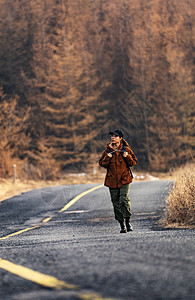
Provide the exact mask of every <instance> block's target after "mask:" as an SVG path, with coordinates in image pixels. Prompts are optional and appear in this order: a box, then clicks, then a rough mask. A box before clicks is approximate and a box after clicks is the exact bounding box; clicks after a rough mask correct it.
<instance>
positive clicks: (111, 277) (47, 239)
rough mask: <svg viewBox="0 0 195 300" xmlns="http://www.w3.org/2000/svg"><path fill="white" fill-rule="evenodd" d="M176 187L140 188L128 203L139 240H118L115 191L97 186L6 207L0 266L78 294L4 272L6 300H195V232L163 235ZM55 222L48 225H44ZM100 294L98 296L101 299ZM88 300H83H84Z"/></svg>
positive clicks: (45, 192)
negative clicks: (46, 278) (168, 200)
mask: <svg viewBox="0 0 195 300" xmlns="http://www.w3.org/2000/svg"><path fill="white" fill-rule="evenodd" d="M171 185H172V182H170V181H154V182H151V181H148V182H135V183H132V184H131V188H130V198H131V210H132V213H133V215H132V225H133V228H134V231H133V232H129V233H126V234H120V233H119V231H120V228H119V225H118V223H117V222H116V221H115V220H114V215H113V209H112V204H111V201H110V196H109V191H108V189H107V188H106V187H102V188H99V189H97V190H95V191H93V192H91V193H89V194H87V195H85V196H83V197H82V198H80V199H79V200H78V201H77V202H76V203H75V204H73V205H72V206H71V207H70V208H69V209H68V210H66V211H64V212H62V213H59V210H60V209H61V208H62V207H63V206H64V205H65V204H66V203H68V202H69V201H70V200H71V199H73V198H74V197H75V196H77V195H79V194H80V193H82V192H84V191H86V190H88V189H90V188H91V187H93V186H95V185H74V186H60V187H51V188H46V189H41V190H33V191H31V192H27V193H24V194H22V195H20V196H17V197H13V198H11V199H9V200H6V201H4V202H2V203H1V205H0V224H1V236H0V237H5V236H7V235H9V234H11V233H13V232H17V231H20V230H23V229H25V228H29V227H32V226H36V225H40V227H39V228H36V229H33V230H29V231H27V232H23V233H21V234H19V235H16V236H12V237H9V238H7V239H5V240H0V249H1V254H0V258H1V259H4V260H8V261H10V262H13V263H15V264H17V265H22V266H25V267H28V268H30V269H32V270H36V271H39V272H41V273H44V274H48V275H52V276H55V277H57V278H58V279H60V280H63V281H65V282H67V283H70V284H74V285H77V286H80V287H81V289H80V290H79V291H77V290H74V289H72V290H71V289H67V290H65V289H64V290H54V289H49V288H44V287H42V286H41V285H39V284H36V283H33V282H31V281H28V280H25V279H23V278H21V277H20V276H16V275H13V274H12V273H10V272H7V271H6V270H3V269H1V268H0V299H3V300H4V299H5V300H11V299H17V300H22V299H29V300H32V299H36V300H37V299H38V300H39V299H40V300H42V299H45V300H46V299H47V300H48V299H52V300H56V299H57V300H59V299H73V300H74V299H104V298H110V299H121V300H122V299H140V300H141V299H142V300H143V299H186V300H192V299H195V293H194V292H195V290H194V278H195V276H194V275H195V274H194V269H195V268H194V253H195V251H194V230H185V229H175V230H164V229H163V228H161V227H159V225H157V220H158V219H159V217H160V216H161V215H162V214H163V208H164V206H165V197H166V195H167V193H168V190H169V189H170V187H171ZM47 217H52V219H51V220H50V221H48V222H46V223H43V222H42V221H43V220H44V219H45V218H47ZM95 293H98V295H95ZM82 297H83V298H82Z"/></svg>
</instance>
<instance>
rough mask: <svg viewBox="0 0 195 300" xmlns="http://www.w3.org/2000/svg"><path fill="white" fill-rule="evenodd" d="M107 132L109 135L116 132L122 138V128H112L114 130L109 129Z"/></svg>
mask: <svg viewBox="0 0 195 300" xmlns="http://www.w3.org/2000/svg"><path fill="white" fill-rule="evenodd" d="M109 134H110V135H112V134H116V135H118V136H119V137H121V138H123V132H122V130H120V129H116V130H114V131H110V132H109Z"/></svg>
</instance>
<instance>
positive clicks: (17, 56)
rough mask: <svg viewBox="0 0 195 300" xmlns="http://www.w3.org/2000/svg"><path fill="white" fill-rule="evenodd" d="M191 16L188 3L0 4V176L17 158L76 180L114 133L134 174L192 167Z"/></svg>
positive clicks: (90, 0) (194, 74) (193, 6)
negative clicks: (134, 159)
mask: <svg viewBox="0 0 195 300" xmlns="http://www.w3.org/2000/svg"><path fill="white" fill-rule="evenodd" d="M194 15H195V3H194V1H193V0H188V1H186V0H172V1H168V0H166V1H165V0H137V1H134V0H112V1H103V0H77V1H72V0H59V1H57V0H29V1H25V0H15V1H13V0H0V41H1V47H0V87H1V91H0V109H1V110H0V130H1V137H0V157H1V159H0V168H1V170H3V171H1V174H0V175H1V176H6V174H7V176H8V175H9V164H11V163H12V162H13V157H14V159H15V160H16V158H17V159H18V160H19V161H20V162H23V166H24V165H25V167H26V168H27V165H28V166H31V167H33V166H35V167H37V166H38V167H39V168H42V172H43V173H47V174H51V173H52V172H53V171H55V172H57V170H59V171H60V170H62V169H67V168H72V167H76V168H77V169H78V170H81V169H82V168H85V166H86V165H88V164H89V163H92V161H93V160H94V159H96V157H98V154H99V153H101V152H102V151H103V148H104V145H105V142H106V139H107V138H108V134H107V133H108V132H109V130H110V129H115V128H118V127H119V128H121V129H122V130H123V131H124V133H125V136H126V138H127V140H128V142H129V143H130V145H131V146H132V148H133V150H134V151H135V153H136V154H137V156H138V159H139V167H140V168H148V169H150V170H156V171H166V170H168V169H169V168H170V167H173V166H176V165H178V164H181V163H184V162H186V161H188V160H190V159H193V155H194V154H193V151H194V146H195V138H194V128H195V114H194V100H195V99H194V95H195V91H194V81H195V67H194V66H195V63H194V62H195V61H194V57H195V23H194ZM24 162H25V164H24ZM44 168H46V169H44Z"/></svg>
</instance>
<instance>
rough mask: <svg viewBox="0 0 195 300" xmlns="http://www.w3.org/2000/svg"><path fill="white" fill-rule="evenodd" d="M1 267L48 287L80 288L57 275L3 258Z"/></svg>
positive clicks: (0, 259)
mask: <svg viewBox="0 0 195 300" xmlns="http://www.w3.org/2000/svg"><path fill="white" fill-rule="evenodd" d="M0 268H1V269H3V270H6V271H8V272H10V273H12V274H15V275H18V276H20V277H22V278H25V279H27V280H30V281H32V282H35V283H37V284H39V285H42V286H45V287H48V288H53V289H56V290H61V289H72V290H75V289H79V287H78V286H76V285H72V284H68V283H66V282H65V281H61V280H58V279H57V278H56V277H53V276H50V275H45V274H42V273H40V272H37V271H34V270H31V269H29V268H26V267H22V266H20V265H16V264H14V263H12V262H10V261H8V260H4V259H2V258H0Z"/></svg>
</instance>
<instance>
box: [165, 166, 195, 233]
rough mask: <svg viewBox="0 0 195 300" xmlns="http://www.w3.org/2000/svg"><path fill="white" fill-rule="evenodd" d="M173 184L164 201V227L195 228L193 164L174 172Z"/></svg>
mask: <svg viewBox="0 0 195 300" xmlns="http://www.w3.org/2000/svg"><path fill="white" fill-rule="evenodd" d="M173 175H174V179H175V183H174V186H173V189H172V190H171V192H170V193H169V195H168V198H167V200H166V202H167V207H166V213H165V218H164V220H163V223H164V225H165V227H174V228H175V227H183V228H195V164H187V165H185V166H184V167H181V168H180V169H179V170H177V171H175V173H174V174H173Z"/></svg>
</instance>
